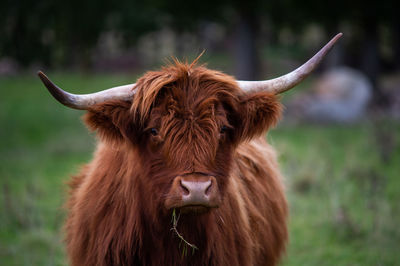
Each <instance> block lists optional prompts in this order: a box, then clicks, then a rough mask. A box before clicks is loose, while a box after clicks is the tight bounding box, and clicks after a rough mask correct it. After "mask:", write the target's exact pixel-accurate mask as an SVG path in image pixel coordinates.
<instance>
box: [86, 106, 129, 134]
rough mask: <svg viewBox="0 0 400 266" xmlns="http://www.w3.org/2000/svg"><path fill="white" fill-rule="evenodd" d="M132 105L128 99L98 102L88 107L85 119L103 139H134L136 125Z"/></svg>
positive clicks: (90, 127)
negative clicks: (131, 109)
mask: <svg viewBox="0 0 400 266" xmlns="http://www.w3.org/2000/svg"><path fill="white" fill-rule="evenodd" d="M130 107H131V103H130V102H126V101H108V102H104V103H101V104H96V105H94V106H91V107H90V109H88V112H87V113H86V114H85V115H84V117H83V120H84V121H85V123H86V124H87V125H88V127H89V129H91V130H93V131H96V132H97V134H98V136H99V137H100V138H101V139H102V140H106V141H112V142H115V141H122V140H123V139H124V138H125V139H126V138H129V139H132V138H133V137H134V136H133V135H134V134H135V131H134V129H135V126H134V121H133V118H132V115H131V112H130Z"/></svg>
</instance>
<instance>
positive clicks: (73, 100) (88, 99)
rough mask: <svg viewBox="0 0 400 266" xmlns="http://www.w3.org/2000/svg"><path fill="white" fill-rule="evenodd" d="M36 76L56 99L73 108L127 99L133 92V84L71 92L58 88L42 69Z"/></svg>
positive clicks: (85, 108) (83, 107)
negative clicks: (97, 90)
mask: <svg viewBox="0 0 400 266" xmlns="http://www.w3.org/2000/svg"><path fill="white" fill-rule="evenodd" d="M38 76H39V78H40V79H41V80H42V82H43V84H44V85H45V86H46V88H47V89H48V90H49V92H50V93H51V95H53V97H54V98H56V99H57V101H59V102H60V103H62V104H64V105H66V106H68V107H71V108H74V109H80V110H87V109H89V108H90V106H92V105H94V104H97V103H102V102H105V101H109V100H126V101H129V100H132V96H133V95H134V94H135V90H134V88H135V84H129V85H124V86H119V87H114V88H110V89H107V90H103V91H99V92H95V93H91V94H80V95H79V94H72V93H69V92H66V91H64V90H62V89H61V88H59V87H58V86H57V85H56V84H54V83H53V82H52V81H51V80H50V79H49V78H48V77H47V76H46V75H45V74H44V73H43V72H42V71H39V72H38Z"/></svg>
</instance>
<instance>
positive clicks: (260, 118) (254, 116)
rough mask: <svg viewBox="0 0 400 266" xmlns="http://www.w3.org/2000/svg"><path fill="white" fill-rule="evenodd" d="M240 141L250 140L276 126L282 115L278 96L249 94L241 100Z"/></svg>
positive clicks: (266, 93) (258, 93) (261, 93)
mask: <svg viewBox="0 0 400 266" xmlns="http://www.w3.org/2000/svg"><path fill="white" fill-rule="evenodd" d="M238 111H239V117H240V119H239V121H240V123H239V125H238V126H237V127H238V131H237V132H238V134H239V135H238V140H239V141H243V140H250V139H252V138H254V137H257V136H260V135H261V134H263V133H265V132H266V131H267V130H268V129H269V128H270V127H271V126H274V125H275V124H276V123H277V122H278V120H279V118H280V116H281V113H282V105H281V103H280V102H279V99H278V96H277V95H275V94H273V93H269V92H254V93H248V94H246V95H245V96H243V97H242V98H241V99H240V104H239V110H238Z"/></svg>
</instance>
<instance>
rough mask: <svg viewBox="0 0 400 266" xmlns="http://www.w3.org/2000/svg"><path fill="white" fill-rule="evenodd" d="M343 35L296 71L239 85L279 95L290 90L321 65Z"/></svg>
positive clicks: (340, 34)
mask: <svg viewBox="0 0 400 266" xmlns="http://www.w3.org/2000/svg"><path fill="white" fill-rule="evenodd" d="M342 35H343V34H342V33H339V34H337V35H336V36H335V37H333V39H332V40H330V42H328V43H327V44H326V45H325V46H324V47H323V48H322V49H321V50H320V51H319V52H318V53H317V54H315V55H314V56H313V57H312V58H311V59H310V60H308V61H307V62H306V63H304V64H303V65H302V66H300V67H299V68H297V69H296V70H294V71H292V72H290V73H288V74H286V75H284V76H281V77H278V78H275V79H270V80H261V81H242V80H238V81H237V82H238V85H239V87H240V88H242V89H243V90H245V91H270V92H273V93H275V94H279V93H282V92H285V91H287V90H290V89H291V88H293V87H294V86H296V85H297V84H299V83H300V82H301V81H302V80H303V79H305V78H306V77H307V76H308V75H310V74H311V72H312V71H313V70H314V69H315V68H316V67H317V66H318V65H319V63H320V62H321V61H322V59H323V58H324V57H325V55H326V54H327V53H328V52H329V51H330V50H331V49H332V47H333V45H334V44H335V43H336V41H337V40H338V39H339V38H340V37H342Z"/></svg>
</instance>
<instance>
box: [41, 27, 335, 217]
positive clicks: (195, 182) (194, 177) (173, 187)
mask: <svg viewBox="0 0 400 266" xmlns="http://www.w3.org/2000/svg"><path fill="white" fill-rule="evenodd" d="M340 36H341V34H338V35H337V36H336V37H335V38H333V39H332V40H331V41H330V42H329V43H328V44H327V45H326V46H325V47H324V48H322V49H321V51H319V52H318V53H317V54H316V55H315V56H314V57H313V58H311V59H310V60H309V61H308V62H306V63H305V64H304V65H302V66H301V67H299V68H298V69H296V70H295V71H293V72H291V73H289V74H287V75H284V76H282V77H279V78H276V79H272V80H266V81H237V80H235V79H234V78H232V77H230V76H228V75H225V74H223V73H221V72H217V71H212V70H209V69H206V68H205V67H202V66H196V64H190V65H189V64H183V63H180V62H174V64H171V65H170V66H167V67H165V68H163V69H162V70H160V71H157V72H148V73H147V74H145V75H144V76H143V77H142V78H140V79H139V80H138V81H137V83H136V84H130V85H125V86H120V87H115V88H111V89H108V90H105V91H101V92H97V93H93V94H89V95H74V94H70V93H67V92H65V91H63V90H61V89H60V88H58V87H57V86H56V85H55V84H53V83H52V82H51V81H50V80H49V79H48V78H47V77H46V76H45V75H44V74H43V73H42V72H39V77H40V78H41V79H42V81H43V83H44V84H45V85H46V87H47V88H48V89H49V91H50V93H51V94H52V95H53V96H54V97H55V98H56V99H57V100H58V101H60V102H61V103H62V104H64V105H67V106H69V107H72V108H76V109H84V110H87V111H88V113H87V114H86V117H85V120H86V122H87V124H88V125H89V126H90V127H91V128H92V129H95V130H97V132H98V134H99V136H100V137H101V139H102V140H103V141H106V142H111V143H113V145H114V146H115V145H124V146H125V147H132V149H131V150H132V152H134V153H136V155H137V156H136V158H140V159H139V160H140V164H141V167H142V169H141V171H142V173H143V174H142V175H143V178H145V179H146V180H142V182H145V183H146V187H147V189H149V190H150V191H149V193H152V195H164V197H162V198H160V200H159V201H158V204H157V205H159V206H162V208H164V209H165V210H169V209H173V208H179V209H181V210H182V211H195V212H203V211H207V210H209V209H210V208H215V207H218V206H219V204H220V203H221V200H222V198H223V195H224V193H225V191H226V187H227V181H228V176H229V172H230V165H231V163H230V162H231V158H232V156H233V154H234V149H235V147H236V146H237V145H238V144H240V143H241V142H243V141H245V140H249V139H252V138H253V137H255V136H257V135H260V134H262V133H263V132H265V131H266V130H267V129H268V127H270V126H271V125H274V124H275V123H276V122H277V120H278V118H279V115H280V110H281V108H280V103H279V101H278V99H277V94H279V93H281V92H284V91H286V90H288V89H290V88H292V87H294V86H295V85H297V84H298V83H299V82H301V81H302V80H303V79H304V78H305V77H306V76H308V75H309V74H310V73H311V72H312V71H313V69H314V68H315V67H316V66H317V65H318V64H319V62H320V61H321V60H322V58H323V57H324V56H325V54H326V53H327V52H328V51H329V50H330V49H331V48H332V46H333V44H334V43H335V42H336V41H337V39H338V38H339V37H340ZM128 150H129V149H128Z"/></svg>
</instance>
